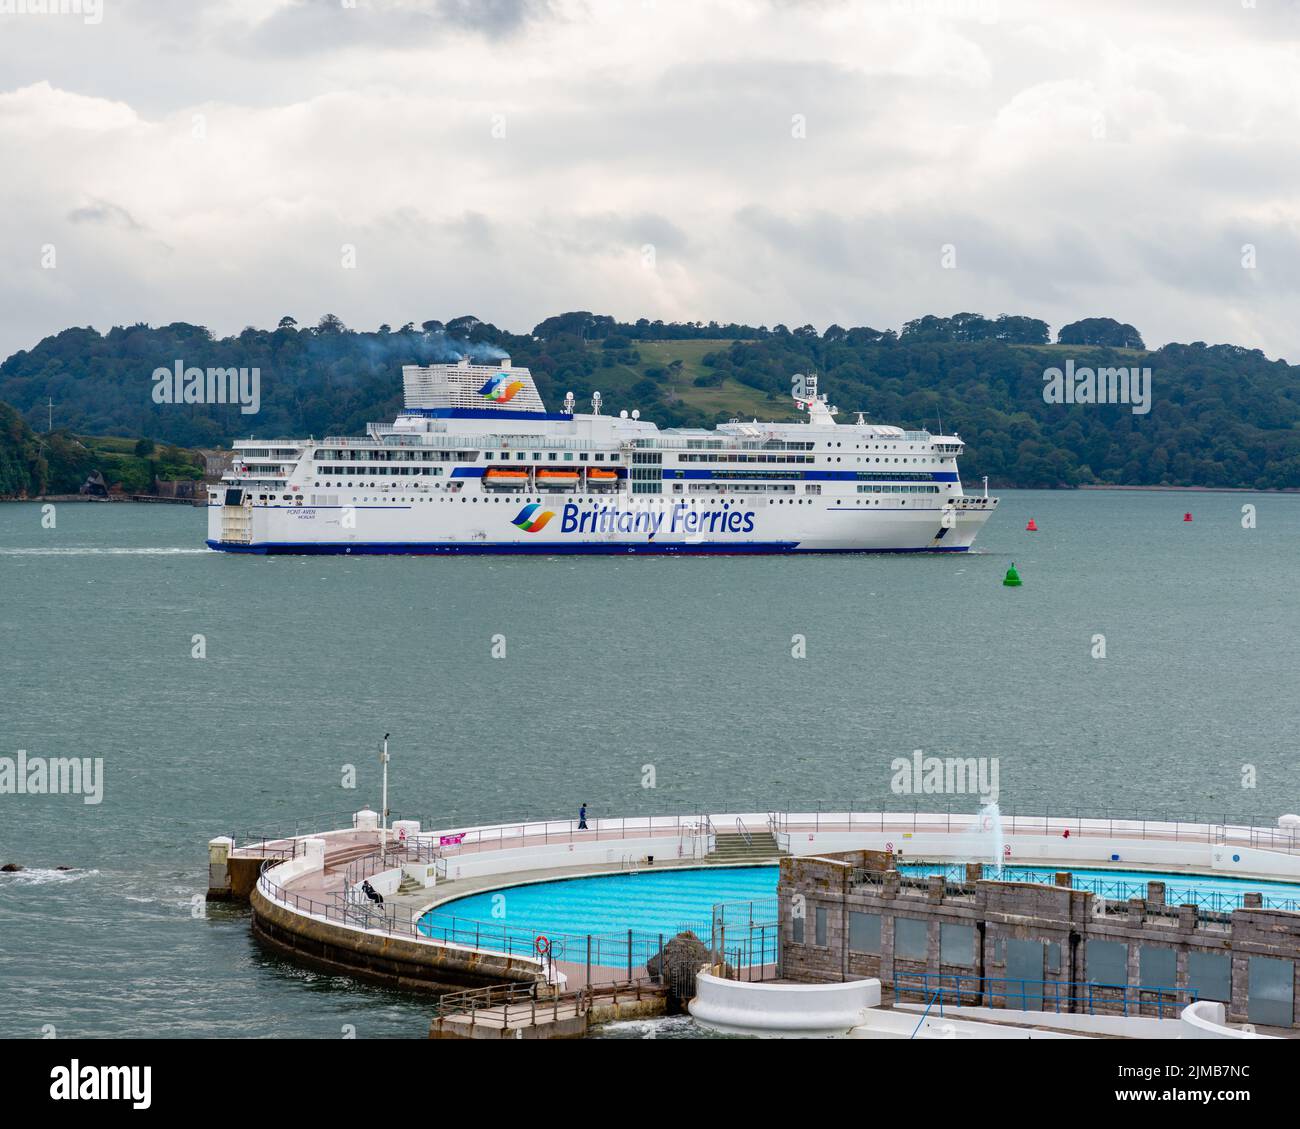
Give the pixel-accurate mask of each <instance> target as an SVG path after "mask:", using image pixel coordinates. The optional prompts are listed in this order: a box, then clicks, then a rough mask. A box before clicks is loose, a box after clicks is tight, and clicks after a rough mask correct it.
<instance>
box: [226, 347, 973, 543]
mask: <svg viewBox="0 0 1300 1129" xmlns="http://www.w3.org/2000/svg"><path fill="white" fill-rule="evenodd" d="M402 382H403V388H404V392H405V409H404V410H403V411H402V412H401V414H400V415H398V417H397V418H396V419H395V420H394V421H393V422H392V423H391V424H370V425H368V426H367V428H366V435H365V436H361V437H351V438H337V437H336V438H325V439H321V440H306V441H301V440H294V441H290V440H281V439H275V440H256V439H250V440H244V441H240V442H236V443H235V445H234V447H235V452H234V454H235V457H234V462H233V464H232V467H231V469H230V471H229V472H228V473H227V474H225V475H224V476H223V478H222V481H221V483H220V485H218V486H215V487H212V488H210V490H209V494H208V542H207V543H208V545H209V546H210V547H211V548H213V549H220V550H223V551H226V552H240V553H425V554H427V553H540V554H556V553H659V554H674V553H677V554H680V553H795V552H819V553H832V552H839V553H863V552H880V553H884V552H891V553H901V552H913V553H916V552H963V551H965V550H966V549H969V548H970V546H971V544H972V542H973V541H974V540H975V535H976V534H977V533H978V532H979V529H980V527H981V526H982V525H983V524H984V522H985V521H986V520H988V517H989V515H990V514H991V513H992V512H993V509H994V508H995V507H996V506H997V504H998V502H997V499H996V498H990V497H989V496H988V491H987V489H985V491H984V496H983V497H972V496H969V495H967V494H965V493H964V491H963V490H962V485H961V479H960V477H959V476H958V473H957V457H958V455H960V454H961V451H962V448H963V444H962V441H961V439H959V438H958V437H957V436H955V435H931V434H930V433H929V432H927V431H904V430H903V429H902V428H898V427H886V426H881V425H877V424H869V423H866V422H865V421H864V419H863V416H862V414H861V413H859V414H858V416H857V422H856V423H851V424H841V423H837V422H836V419H835V416H836V414H837V412H838V409H836V408H833V407H831V406H830V405H829V404H828V403H827V398H826V396H825V395H819V394H818V391H817V378H816V377H815V376H809V377H805V378H804V381H803V393H802V394H796V396H795V403H796V405H797V406H798V407H799V408H800V410H801V411H803V412H805V413H807V419H805V420H802V421H800V422H798V423H759V422H758V421H757V420H754V421H751V422H749V423H743V422H740V421H738V420H732V421H731V422H730V423H725V424H721V425H719V426H718V427H717V428H715V429H713V430H706V429H703V428H666V429H664V430H660V429H659V428H658V427H657V426H656V425H655V424H653V423H649V422H647V421H645V420H642V419H640V418H638V415H639V413H637V412H632V413H631V415H630V416H629V414H628V413H627V412H621V413H619V415H617V416H610V415H602V414H601V399H600V393H599V392H597V393H595V394H594V395H593V396H592V405H591V409H592V410H591V412H590V413H578V412H576V411H575V410H574V398H573V394H572V393H569V394H568V396H567V397H566V398H565V403H564V409H563V410H562V411H560V412H555V413H552V412H548V411H547V410H546V406H545V405H544V404H543V403H542V398H541V396H540V395H539V393H538V391H537V387H536V385H535V384H534V383H533V378H532V375H531V374H530V373H529V371H528V369H526V368H519V367H515V366H514V365H512V364H511V363H510V361H509V359H508V358H507V359H505V360H503V361H501V362H500V364H499V365H496V364H493V365H479V364H471V363H470V362H469V360H468V358H463V359H461V360H460V361H459V362H458V363H455V364H441V365H429V366H417V365H407V366H405V367H404V368H403V369H402Z"/></svg>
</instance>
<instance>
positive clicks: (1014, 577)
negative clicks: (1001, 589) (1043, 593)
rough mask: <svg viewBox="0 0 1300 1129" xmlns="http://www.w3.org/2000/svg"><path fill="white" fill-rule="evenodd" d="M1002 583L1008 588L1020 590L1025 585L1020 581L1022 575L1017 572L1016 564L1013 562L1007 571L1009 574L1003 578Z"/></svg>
mask: <svg viewBox="0 0 1300 1129" xmlns="http://www.w3.org/2000/svg"><path fill="white" fill-rule="evenodd" d="M1002 583H1003V584H1004V585H1006V587H1008V588H1019V587H1020V585H1021V584H1023V583H1024V581H1022V580H1021V579H1020V573H1018V572H1017V571H1016V562H1015V561H1012V562H1011V567H1010V568H1009V569H1007V574H1006V576H1004V577H1003V578H1002Z"/></svg>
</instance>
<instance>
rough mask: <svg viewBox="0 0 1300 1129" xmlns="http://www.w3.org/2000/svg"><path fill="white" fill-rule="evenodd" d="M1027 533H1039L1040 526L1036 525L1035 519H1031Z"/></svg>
mask: <svg viewBox="0 0 1300 1129" xmlns="http://www.w3.org/2000/svg"><path fill="white" fill-rule="evenodd" d="M1025 532H1026V533H1037V532H1038V526H1037V525H1035V524H1034V519H1033V518H1032V517H1031V518H1030V519H1029V524H1028V525H1026V526H1025Z"/></svg>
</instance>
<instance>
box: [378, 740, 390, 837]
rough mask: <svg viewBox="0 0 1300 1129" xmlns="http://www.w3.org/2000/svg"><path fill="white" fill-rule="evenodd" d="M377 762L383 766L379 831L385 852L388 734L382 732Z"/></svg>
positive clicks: (386, 835)
mask: <svg viewBox="0 0 1300 1129" xmlns="http://www.w3.org/2000/svg"><path fill="white" fill-rule="evenodd" d="M379 763H380V764H382V765H383V766H384V799H383V803H382V804H381V805H380V806H381V811H380V813H379V819H380V826H381V827H382V828H383V830H382V831H381V832H380V838H379V843H380V851H381V853H384V854H386V853H387V852H388V734H387V733H385V734H384V749H383V752H381V753H380V754H379Z"/></svg>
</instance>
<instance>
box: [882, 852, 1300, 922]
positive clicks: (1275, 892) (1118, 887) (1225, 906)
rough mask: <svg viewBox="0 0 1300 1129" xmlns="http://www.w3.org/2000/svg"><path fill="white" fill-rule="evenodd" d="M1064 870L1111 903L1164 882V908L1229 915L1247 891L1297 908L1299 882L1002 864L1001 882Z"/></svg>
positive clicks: (922, 869) (951, 869)
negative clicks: (1188, 907)
mask: <svg viewBox="0 0 1300 1129" xmlns="http://www.w3.org/2000/svg"><path fill="white" fill-rule="evenodd" d="M899 869H900V870H901V871H903V873H905V874H913V875H916V876H918V877H923V876H925V875H930V874H943V875H944V876H945V877H946V878H948V880H949V881H952V882H963V881H965V878H966V868H965V866H964V865H963V864H961V863H956V864H953V863H933V864H931V863H910V864H904V865H903V866H901V867H899ZM1058 869H1060V870H1067V869H1068V870H1069V872H1070V873H1071V874H1072V875H1073V876H1074V888H1075V889H1076V890H1091V891H1092V892H1093V893H1094V894H1100V895H1101V896H1102V897H1103V898H1107V899H1109V900H1111V901H1126V900H1127V899H1129V898H1141V897H1145V896H1146V892H1147V883H1148V882H1163V883H1164V884H1165V902H1166V904H1168V905H1174V906H1178V905H1195V906H1197V907H1199V908H1200V909H1205V910H1211V911H1213V912H1216V913H1231V912H1232V911H1233V910H1234V909H1237V908H1238V907H1240V906H1241V904H1242V899H1243V897H1244V896H1245V895H1246V894H1247V893H1258V894H1262V895H1263V898H1264V908H1265V909H1285V910H1292V911H1295V910H1300V884H1296V883H1290V882H1265V881H1262V880H1260V879H1258V878H1229V877H1226V876H1221V875H1205V874H1162V873H1159V872H1156V871H1148V870H1111V869H1109V868H1106V869H1101V868H1098V867H1088V868H1076V867H1059V868H1058V867H1052V868H1050V869H1044V868H1042V867H1033V866H1004V867H1003V868H1002V880H1003V881H1004V882H1038V883H1042V884H1044V885H1051V884H1052V883H1053V882H1054V881H1055V880H1056V872H1057V870H1058ZM996 876H997V875H996V872H995V870H994V868H993V867H992V866H985V867H984V877H985V878H994V877H996Z"/></svg>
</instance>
